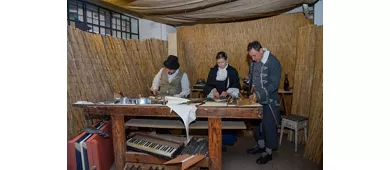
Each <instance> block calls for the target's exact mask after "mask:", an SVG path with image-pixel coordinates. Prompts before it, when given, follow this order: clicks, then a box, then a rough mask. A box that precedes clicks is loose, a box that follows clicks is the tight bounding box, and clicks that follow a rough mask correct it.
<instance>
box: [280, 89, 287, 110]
mask: <svg viewBox="0 0 390 170" xmlns="http://www.w3.org/2000/svg"><path fill="white" fill-rule="evenodd" d="M281 101H282V102H283V110H284V113H285V114H286V115H288V111H287V104H286V99H285V96H284V93H282V97H281Z"/></svg>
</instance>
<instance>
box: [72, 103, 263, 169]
mask: <svg viewBox="0 0 390 170" xmlns="http://www.w3.org/2000/svg"><path fill="white" fill-rule="evenodd" d="M73 105H74V106H78V107H83V108H84V114H85V115H86V116H99V115H109V116H111V121H112V138H113V144H114V155H115V165H116V167H117V168H118V169H119V170H122V169H123V168H124V166H125V162H126V160H127V159H128V157H129V156H128V155H126V151H127V149H126V144H125V143H126V141H125V140H126V137H125V136H126V134H125V122H124V116H132V117H136V116H142V117H145V116H146V117H179V116H178V115H177V114H176V113H175V112H174V111H172V112H170V108H169V107H167V106H163V105H113V104H106V105H103V104H102V105H99V104H85V105H83V104H73ZM197 107H198V109H197V111H196V117H197V118H207V119H208V145H209V146H208V148H209V159H208V167H209V169H211V170H221V169H222V120H221V119H222V118H234V119H237V118H240V119H261V118H262V115H263V107H262V105H260V104H259V105H252V106H242V107H239V106H224V107H220V106H202V105H200V106H197ZM128 161H129V160H128Z"/></svg>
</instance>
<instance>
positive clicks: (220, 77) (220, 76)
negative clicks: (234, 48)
mask: <svg viewBox="0 0 390 170" xmlns="http://www.w3.org/2000/svg"><path fill="white" fill-rule="evenodd" d="M228 66H229V64H226V66H225V68H219V67H218V71H217V77H216V78H215V79H216V80H217V81H225V80H226V78H227V75H228V73H227V70H226V68H227V67H228Z"/></svg>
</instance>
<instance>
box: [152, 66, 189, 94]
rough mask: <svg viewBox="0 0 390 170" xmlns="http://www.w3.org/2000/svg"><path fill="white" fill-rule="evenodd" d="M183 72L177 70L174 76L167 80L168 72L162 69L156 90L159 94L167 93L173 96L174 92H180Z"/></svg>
mask: <svg viewBox="0 0 390 170" xmlns="http://www.w3.org/2000/svg"><path fill="white" fill-rule="evenodd" d="M183 74H184V73H183V72H181V71H180V70H179V72H178V73H177V74H176V76H175V77H174V78H173V79H172V80H171V82H169V80H168V72H167V71H166V70H165V69H164V70H163V72H162V73H161V78H160V90H159V91H158V94H159V95H169V96H173V95H175V94H180V93H181V79H182V77H183Z"/></svg>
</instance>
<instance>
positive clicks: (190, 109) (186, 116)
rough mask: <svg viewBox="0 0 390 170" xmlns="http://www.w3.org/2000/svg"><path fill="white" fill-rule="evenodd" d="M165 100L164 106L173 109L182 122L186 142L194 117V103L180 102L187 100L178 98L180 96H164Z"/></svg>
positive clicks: (188, 138)
mask: <svg viewBox="0 0 390 170" xmlns="http://www.w3.org/2000/svg"><path fill="white" fill-rule="evenodd" d="M165 99H166V101H168V103H167V104H166V106H168V107H169V108H170V109H171V112H172V110H173V111H175V112H176V113H177V114H178V115H179V116H180V118H181V119H182V120H183V122H184V127H185V128H186V135H187V142H189V141H190V135H189V126H190V123H191V122H193V121H194V120H195V119H196V113H195V112H196V109H197V108H196V104H190V105H186V104H182V105H181V104H180V103H183V102H187V101H189V100H188V99H184V98H180V97H171V96H166V97H165Z"/></svg>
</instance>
